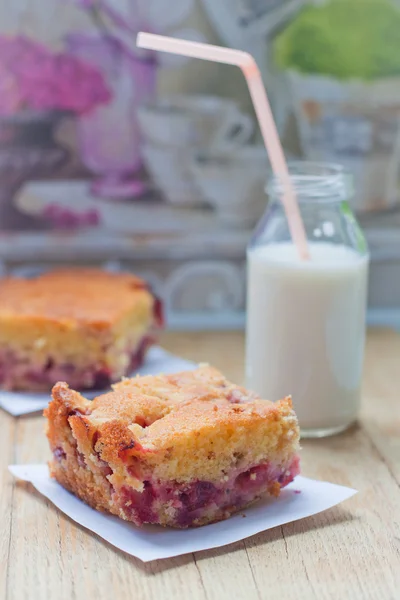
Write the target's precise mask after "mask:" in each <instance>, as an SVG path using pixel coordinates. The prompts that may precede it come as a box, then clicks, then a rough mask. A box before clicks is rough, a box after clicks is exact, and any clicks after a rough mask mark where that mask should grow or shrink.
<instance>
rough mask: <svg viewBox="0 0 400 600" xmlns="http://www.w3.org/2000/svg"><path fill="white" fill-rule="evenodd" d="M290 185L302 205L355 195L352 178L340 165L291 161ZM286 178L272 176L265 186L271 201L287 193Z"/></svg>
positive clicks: (289, 164) (339, 200)
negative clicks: (353, 193) (352, 188)
mask: <svg viewBox="0 0 400 600" xmlns="http://www.w3.org/2000/svg"><path fill="white" fill-rule="evenodd" d="M288 169H289V176H290V183H291V185H292V187H293V191H294V193H295V194H296V198H297V200H298V202H300V203H302V204H303V203H308V202H310V203H314V202H343V201H344V200H348V199H349V198H350V197H351V195H352V190H351V182H352V175H351V173H350V172H349V171H346V169H345V168H344V167H343V166H342V165H340V164H337V163H327V162H311V161H300V160H299V161H289V162H288ZM285 188H286V181H285V177H280V176H276V175H275V174H273V173H272V174H271V176H270V178H269V179H268V181H267V185H266V187H265V191H266V193H267V194H268V195H269V196H271V198H281V197H282V196H283V194H284V192H285Z"/></svg>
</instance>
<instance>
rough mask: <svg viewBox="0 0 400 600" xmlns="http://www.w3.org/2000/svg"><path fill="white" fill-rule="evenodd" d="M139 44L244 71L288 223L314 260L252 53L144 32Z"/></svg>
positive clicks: (306, 254)
mask: <svg viewBox="0 0 400 600" xmlns="http://www.w3.org/2000/svg"><path fill="white" fill-rule="evenodd" d="M136 43H137V46H139V48H147V49H148V50H158V51H161V52H170V53H171V54H180V55H183V56H189V57H192V58H200V59H203V60H210V61H212V62H220V63H225V64H229V65H236V66H238V67H240V68H241V70H242V72H243V74H244V76H245V78H246V81H247V85H248V88H249V92H250V95H251V98H252V101H253V105H254V110H255V111H256V115H257V119H258V123H259V125H260V129H261V133H262V136H263V139H264V144H265V147H266V149H267V152H268V155H269V160H270V163H271V166H272V170H273V172H274V174H275V176H277V177H279V179H281V181H282V183H283V187H284V193H283V200H282V202H283V206H284V209H285V213H286V217H287V220H288V225H289V231H290V235H291V236H292V240H293V242H294V243H295V245H296V247H297V250H298V252H299V255H300V257H301V258H302V259H303V260H307V259H308V258H309V257H310V255H309V252H308V245H307V236H306V232H305V229H304V224H303V221H302V218H301V215H300V210H299V206H298V203H297V199H296V194H295V192H294V189H293V186H292V183H291V180H290V175H289V170H288V167H287V164H286V159H285V155H284V153H283V149H282V145H281V142H280V140H279V135H278V131H277V128H276V125H275V121H274V117H273V116H272V111H271V106H270V104H269V101H268V97H267V93H266V91H265V87H264V84H263V82H262V79H261V74H260V70H259V68H258V66H257V63H256V61H255V60H254V58H253V57H252V56H251V54H249V53H248V52H243V51H242V50H232V49H230V48H222V47H220V46H212V45H211V44H200V43H199V42H189V41H187V40H179V39H176V38H170V37H166V36H163V35H155V34H153V33H143V32H140V33H139V34H138V36H137V41H136Z"/></svg>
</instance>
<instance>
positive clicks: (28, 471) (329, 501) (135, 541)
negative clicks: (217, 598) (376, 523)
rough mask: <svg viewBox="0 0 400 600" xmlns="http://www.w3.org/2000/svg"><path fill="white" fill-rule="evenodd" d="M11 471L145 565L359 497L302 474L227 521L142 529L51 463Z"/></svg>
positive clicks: (233, 540) (75, 518)
mask: <svg viewBox="0 0 400 600" xmlns="http://www.w3.org/2000/svg"><path fill="white" fill-rule="evenodd" d="M9 469H10V471H11V473H12V474H13V475H14V476H15V477H18V478H19V479H22V480H24V481H30V482H31V483H32V484H33V485H34V487H35V488H36V489H37V490H38V491H39V492H40V493H41V494H43V495H44V496H45V497H46V498H48V499H49V500H50V501H51V502H52V503H53V504H55V506H57V507H58V508H59V509H60V510H61V511H62V512H63V513H65V514H66V515H68V516H69V517H70V518H71V519H73V520H74V521H76V522H77V523H79V525H82V526H83V527H86V528H87V529H90V530H91V531H93V532H94V533H97V535H99V536H100V537H102V538H103V539H105V540H106V541H107V542H109V543H110V544H112V545H113V546H115V547H116V548H119V549H120V550H123V551H124V552H127V553H128V554H131V555H132V556H136V557H137V558H140V559H141V560H143V561H144V562H148V561H150V560H156V559H160V558H170V557H171V556H179V555H181V554H187V553H190V552H198V551H199V550H208V549H210V548H218V547H220V546H225V545H226V544H231V543H233V542H237V541H239V540H243V539H244V538H247V537H249V536H251V535H254V534H256V533H259V532H260V531H265V530H267V529H271V528H272V527H276V526H278V525H284V524H285V523H290V522H291V521H297V520H298V519H303V518H304V517H310V516H311V515H315V514H317V513H319V512H322V511H323V510H326V509H328V508H331V507H332V506H335V505H336V504H339V502H343V500H347V498H350V497H351V496H353V495H354V494H356V493H357V492H356V490H353V489H351V488H347V487H343V486H340V485H334V484H332V483H325V482H322V481H314V480H313V479H307V478H306V477H301V476H299V477H296V479H295V481H294V482H293V483H291V484H290V485H289V486H288V487H287V488H285V489H284V490H283V491H282V493H281V495H280V497H279V498H278V499H276V500H269V501H264V502H261V503H259V504H257V505H255V506H253V507H251V508H248V509H246V510H245V511H243V512H241V513H239V514H237V515H236V516H234V517H231V518H230V519H228V520H227V521H221V522H220V523H214V524H213V525H207V526H205V527H200V528H198V529H180V530H179V529H172V528H162V527H158V526H155V525H146V526H144V527H142V528H139V527H136V526H135V525H133V524H132V523H128V522H126V521H123V520H122V519H119V518H118V517H114V516H111V515H107V514H104V513H100V512H97V511H96V510H94V509H92V508H90V507H89V506H87V505H86V504H84V503H83V502H82V501H81V500H79V499H78V498H76V497H75V496H73V495H72V494H70V493H69V492H67V491H66V490H64V488H63V487H61V486H60V485H59V484H58V483H57V482H56V481H55V480H54V479H51V478H50V477H49V472H48V467H47V466H46V465H14V466H11V467H9ZM243 515H244V516H245V517H246V518H243Z"/></svg>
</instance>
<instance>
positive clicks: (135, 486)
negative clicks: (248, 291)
mask: <svg viewBox="0 0 400 600" xmlns="http://www.w3.org/2000/svg"><path fill="white" fill-rule="evenodd" d="M45 416H46V417H47V435H48V439H49V443H50V448H51V450H52V452H53V460H52V462H51V463H50V469H51V473H52V475H53V476H54V477H55V478H56V479H57V480H58V481H59V483H61V485H63V486H64V487H66V488H67V489H69V490H70V491H72V492H73V493H75V494H76V495H77V496H78V497H80V498H81V499H82V500H84V501H85V502H87V503H88V504H90V505H91V506H93V507H95V508H97V509H100V510H106V511H109V512H111V513H113V514H116V515H118V516H120V517H121V518H123V519H126V520H131V521H133V522H134V523H136V524H138V525H141V524H142V523H146V522H147V523H159V524H161V525H171V526H174V527H187V526H198V525H203V524H206V523H209V522H213V521H216V520H220V519H223V518H227V517H228V516H229V515H230V514H232V513H233V512H236V511H237V510H240V509H241V508H243V507H244V506H247V505H248V504H250V503H252V502H254V501H256V500H257V499H259V498H260V497H265V496H267V495H273V496H275V495H278V494H279V492H280V489H281V488H282V487H284V486H285V485H287V484H288V483H289V482H290V481H291V480H292V479H293V478H294V476H295V475H296V474H297V472H298V456H297V451H298V440H299V429H298V424H297V419H296V416H295V414H294V412H293V408H292V403H291V399H290V398H285V399H283V400H281V401H280V402H278V403H272V402H268V401H266V400H261V399H260V398H258V397H256V396H255V395H254V394H250V393H248V392H247V391H246V390H244V389H243V388H241V387H239V386H236V385H234V384H231V383H230V382H228V381H227V380H226V379H225V378H224V377H223V376H222V375H221V374H220V373H219V372H218V371H216V370H215V369H213V368H212V367H208V366H202V367H200V368H198V369H196V370H194V371H190V372H183V373H179V374H176V375H166V376H157V377H151V376H149V377H138V378H134V379H127V380H124V381H122V382H121V383H119V384H116V385H115V386H114V390H113V392H111V393H109V394H105V395H102V396H99V397H97V398H96V399H95V400H94V401H92V402H90V401H88V400H86V399H85V398H84V397H83V396H82V395H81V394H80V393H78V392H76V391H74V390H71V389H70V388H69V387H68V385H67V384H65V383H58V384H57V385H56V386H55V387H54V388H53V400H52V402H51V403H50V404H49V407H48V409H47V410H46V411H45Z"/></svg>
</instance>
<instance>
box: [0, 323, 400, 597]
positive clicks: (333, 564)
mask: <svg viewBox="0 0 400 600" xmlns="http://www.w3.org/2000/svg"><path fill="white" fill-rule="evenodd" d="M163 344H164V346H165V347H166V348H168V349H169V350H171V351H173V352H176V353H178V354H180V355H181V356H184V357H187V358H190V359H193V360H195V361H203V362H209V363H211V364H214V365H215V366H217V367H219V368H220V369H221V370H222V371H224V373H225V374H226V375H227V376H228V377H229V378H231V379H232V380H233V381H236V382H238V383H241V382H242V377H243V336H242V335H241V334H240V333H236V332H235V333H233V332H225V333H201V334H196V333H185V334H183V333H170V334H166V335H165V336H164V340H163ZM399 382H400V335H399V334H396V333H394V332H388V331H386V332H385V331H379V330H375V331H371V332H369V335H368V344H367V357H366V365H365V377H364V399H363V412H362V417H361V420H360V424H359V425H358V426H356V427H354V428H353V429H352V430H351V431H349V432H347V433H345V434H342V435H340V436H337V437H334V438H331V439H326V440H318V441H304V442H303V443H302V446H303V450H302V469H303V474H304V475H306V476H310V477H314V478H317V479H323V480H328V481H332V482H335V483H340V484H344V485H348V486H352V487H355V488H356V489H358V490H359V494H357V495H356V496H354V497H353V498H352V499H350V500H348V501H347V502H345V503H343V504H342V505H339V506H338V507H336V508H333V509H331V510H329V511H326V512H324V513H322V514H319V515H316V516H315V517H310V518H308V519H303V520H302V521H298V522H296V523H293V524H289V525H284V526H283V527H277V528H275V529H273V530H270V531H267V532H264V533H261V534H258V535H256V536H254V537H252V538H249V539H247V540H245V541H243V542H239V543H236V544H232V545H230V546H226V547H224V548H220V549H216V550H211V551H205V552H199V553H195V554H192V555H186V556H182V557H178V558H174V559H170V560H162V561H155V562H152V563H147V564H144V563H142V562H141V561H140V560H137V559H135V558H132V557H130V556H127V555H125V554H124V553H122V552H120V551H118V550H115V549H114V548H113V547H112V546H110V545H108V544H107V543H106V542H104V541H102V540H101V539H99V538H97V537H96V536H95V535H94V534H92V533H89V532H88V531H86V530H85V529H83V528H82V527H80V526H78V525H77V524H75V523H74V522H73V521H71V520H70V519H69V518H67V517H65V516H64V515H63V514H62V513H60V512H59V511H58V510H57V509H56V508H54V506H53V505H52V504H50V503H49V502H48V501H46V500H45V499H44V498H43V497H42V496H40V494H39V493H37V492H36V491H35V490H34V489H33V488H32V486H31V485H30V484H24V483H21V482H19V483H16V482H15V481H13V479H12V478H11V477H10V475H9V474H8V472H7V465H9V464H11V463H29V462H34V463H38V462H43V461H46V460H47V459H48V458H49V451H48V447H47V441H46V439H45V437H44V435H43V425H44V422H43V418H42V417H41V416H31V417H22V418H19V419H14V418H12V417H10V416H8V415H7V414H5V413H4V412H1V414H0V427H1V432H2V434H1V437H0V463H1V464H0V515H1V518H0V600H3V598H4V599H9V600H25V599H28V600H31V599H34V600H36V599H39V600H45V599H51V600H64V599H65V600H67V599H68V600H74V599H82V600H83V599H84V600H111V599H112V600H147V599H149V600H150V599H154V600H155V599H157V600H160V599H162V600H164V599H169V598H171V599H175V598H176V599H180V598H190V600H197V599H199V600H214V599H215V600H225V599H226V600H233V599H235V598H243V599H245V600H253V599H264V598H265V599H268V600H274V599H275V598H276V599H279V600H281V599H282V598H291V599H296V598H305V599H307V600H308V599H313V598H315V599H318V600H325V599H327V598H332V599H335V600H343V599H347V598H349V599H351V600H358V599H362V600H365V599H369V598H370V599H373V600H386V599H393V600H394V599H399V598H400V487H399V486H400V394H399Z"/></svg>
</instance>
